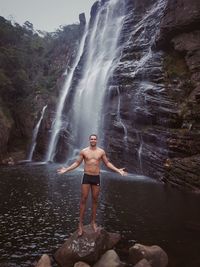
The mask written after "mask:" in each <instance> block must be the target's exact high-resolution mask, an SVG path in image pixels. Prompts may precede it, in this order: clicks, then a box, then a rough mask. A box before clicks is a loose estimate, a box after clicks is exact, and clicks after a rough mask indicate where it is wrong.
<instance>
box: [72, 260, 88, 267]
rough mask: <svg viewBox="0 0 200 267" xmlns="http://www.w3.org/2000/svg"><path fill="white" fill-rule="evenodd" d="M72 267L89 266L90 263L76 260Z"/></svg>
mask: <svg viewBox="0 0 200 267" xmlns="http://www.w3.org/2000/svg"><path fill="white" fill-rule="evenodd" d="M74 267H90V265H88V264H87V263H85V262H83V261H78V262H77V263H75V264H74Z"/></svg>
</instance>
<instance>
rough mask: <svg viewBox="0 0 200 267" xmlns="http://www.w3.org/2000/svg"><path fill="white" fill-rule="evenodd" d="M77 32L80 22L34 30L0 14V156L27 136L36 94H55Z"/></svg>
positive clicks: (32, 116)
mask: <svg viewBox="0 0 200 267" xmlns="http://www.w3.org/2000/svg"><path fill="white" fill-rule="evenodd" d="M80 31H81V28H80V25H78V24H73V25H68V26H64V27H62V28H60V29H58V30H57V31H56V32H54V33H46V32H36V31H34V29H33V25H32V24H31V23H30V22H28V21H27V22H25V23H24V25H23V26H20V25H19V24H17V23H14V24H13V23H12V22H11V21H8V20H6V19H5V18H3V17H0V101H1V103H2V105H1V113H0V126H1V128H2V129H3V130H2V131H1V137H0V138H1V148H0V155H1V156H2V154H4V153H5V151H9V150H11V151H13V146H14V143H15V144H16V143H17V144H18V143H26V142H27V140H28V138H30V132H31V131H32V128H33V123H34V119H35V117H36V114H37V112H38V109H40V108H41V107H39V106H38V95H40V96H42V97H40V99H41V98H42V99H44V96H46V99H48V98H49V94H51V95H57V94H58V89H59V88H57V87H58V86H57V81H58V78H60V77H61V76H62V74H63V72H64V70H65V68H66V64H68V65H70V64H71V61H72V60H73V53H74V51H75V48H76V47H77V44H78V42H79V39H80V36H81V34H80ZM46 101H48V100H46ZM1 122H4V123H3V125H2V123H1ZM5 122H6V123H5ZM4 135H6V136H7V138H3V137H2V136H4ZM18 139H23V142H16V141H17V140H18ZM3 140H4V141H3Z"/></svg>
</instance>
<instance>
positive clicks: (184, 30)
mask: <svg viewBox="0 0 200 267" xmlns="http://www.w3.org/2000/svg"><path fill="white" fill-rule="evenodd" d="M157 48H158V49H161V50H163V51H165V59H166V60H165V62H166V63H167V64H165V66H164V69H165V73H166V76H167V77H166V91H168V94H170V95H171V103H172V104H173V106H174V107H176V109H177V111H178V115H179V116H178V117H177V118H176V120H175V122H176V125H175V126H176V127H175V126H174V127H170V128H169V129H168V131H169V133H170V134H169V137H168V139H167V145H168V151H169V152H168V154H169V157H168V160H167V163H166V164H165V179H166V181H169V182H170V183H173V184H175V185H180V186H183V187H187V188H190V189H193V190H197V189H200V175H199V163H198V162H199V160H200V143H199V140H200V138H199V130H200V116H199V114H200V113H199V111H200V2H199V1H198V0H192V1H189V2H188V1H185V0H178V1H176V2H175V3H174V1H171V0H169V1H168V4H167V7H166V10H165V14H164V17H163V18H162V21H161V27H160V34H159V36H158V37H157Z"/></svg>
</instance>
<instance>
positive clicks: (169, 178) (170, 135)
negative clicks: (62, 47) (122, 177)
mask: <svg viewBox="0 0 200 267" xmlns="http://www.w3.org/2000/svg"><path fill="white" fill-rule="evenodd" d="M155 4H156V6H155ZM159 5H160V8H159ZM129 7H130V8H129V10H130V13H129V14H128V15H127V16H126V20H125V24H124V32H123V38H122V40H121V43H123V46H124V47H123V51H122V55H121V58H120V62H119V64H118V67H117V69H116V71H115V73H114V77H113V79H112V80H111V81H110V89H109V92H110V93H109V94H108V95H107V99H108V100H107V102H108V103H109V104H108V105H107V113H106V114H105V122H106V123H105V136H106V139H105V141H106V147H107V150H108V151H109V157H110V158H111V160H113V161H114V162H115V164H117V165H119V166H126V167H127V169H128V170H129V171H136V172H137V173H138V172H139V173H143V174H146V175H149V176H151V177H154V178H156V179H159V180H162V181H165V182H169V183H171V184H174V185H176V186H181V187H185V188H189V189H192V190H198V189H199V188H200V176H199V167H198V162H199V159H200V158H199V153H200V147H199V139H200V138H199V122H200V120H199V114H200V113H199V108H200V106H199V102H200V91H199V90H200V86H199V81H200V79H199V78H200V74H199V67H200V64H199V63H200V51H199V47H200V39H199V25H200V24H199V19H200V2H199V1H195V0H193V1H190V2H187V1H186V0H185V1H184V0H178V1H176V2H174V1H170V0H169V1H167V2H166V6H162V1H148V3H143V5H142V4H141V3H139V2H138V3H137V1H134V2H133V1H129ZM163 10H164V13H163V14H162V12H163ZM152 17H153V18H154V20H152ZM156 18H157V19H156ZM127 37H128V38H127ZM154 37H155V40H153V41H152V38H154ZM127 39H128V41H127ZM148 49H150V50H149V53H150V54H149V58H148V60H147V61H145V56H147V57H148ZM119 97H120V117H121V120H119V114H117V105H118V104H119ZM122 122H123V124H122ZM124 126H125V127H126V133H125V127H124ZM126 134H127V136H125V135H126Z"/></svg>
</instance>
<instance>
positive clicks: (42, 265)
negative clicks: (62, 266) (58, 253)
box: [35, 254, 51, 267]
mask: <svg viewBox="0 0 200 267" xmlns="http://www.w3.org/2000/svg"><path fill="white" fill-rule="evenodd" d="M35 267H51V260H50V258H49V256H48V255H47V254H44V255H42V257H41V258H40V260H39V261H38V263H37V265H36V266H35Z"/></svg>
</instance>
